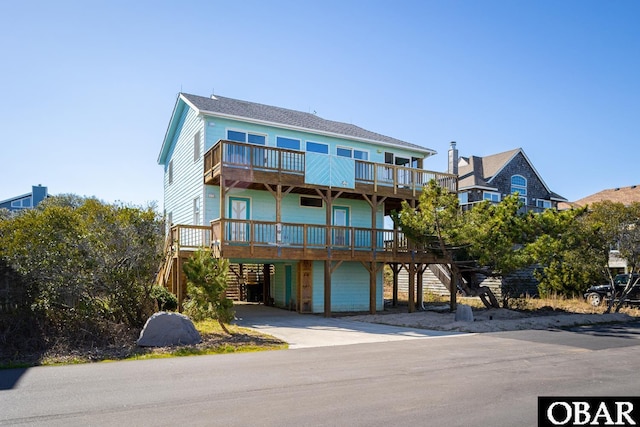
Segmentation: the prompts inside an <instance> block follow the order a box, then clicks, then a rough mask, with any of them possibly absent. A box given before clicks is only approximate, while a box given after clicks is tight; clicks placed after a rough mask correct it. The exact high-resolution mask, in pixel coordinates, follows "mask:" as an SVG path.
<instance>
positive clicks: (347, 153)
mask: <svg viewBox="0 0 640 427" xmlns="http://www.w3.org/2000/svg"><path fill="white" fill-rule="evenodd" d="M336 154H337V155H338V156H340V157H352V156H353V149H352V148H349V147H338V148H336Z"/></svg>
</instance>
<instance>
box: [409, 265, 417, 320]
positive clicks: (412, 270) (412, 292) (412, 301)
mask: <svg viewBox="0 0 640 427" xmlns="http://www.w3.org/2000/svg"><path fill="white" fill-rule="evenodd" d="M414 311H416V264H415V263H413V262H410V263H409V313H413V312H414Z"/></svg>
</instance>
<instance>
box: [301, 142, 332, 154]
mask: <svg viewBox="0 0 640 427" xmlns="http://www.w3.org/2000/svg"><path fill="white" fill-rule="evenodd" d="M309 143H311V144H316V145H322V146H324V147H326V148H327V152H326V153H320V152H319V151H309ZM304 149H305V151H306V152H307V153H315V154H329V144H325V143H324V142H317V141H305V143H304Z"/></svg>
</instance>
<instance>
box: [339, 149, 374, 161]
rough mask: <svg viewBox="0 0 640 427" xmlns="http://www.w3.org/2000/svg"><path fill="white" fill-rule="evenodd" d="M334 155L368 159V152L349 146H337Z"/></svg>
mask: <svg viewBox="0 0 640 427" xmlns="http://www.w3.org/2000/svg"><path fill="white" fill-rule="evenodd" d="M336 155H338V156H340V157H353V158H354V159H358V160H369V152H368V151H362V150H356V149H353V148H351V147H337V148H336Z"/></svg>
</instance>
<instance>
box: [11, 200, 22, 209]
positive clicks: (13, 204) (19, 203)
mask: <svg viewBox="0 0 640 427" xmlns="http://www.w3.org/2000/svg"><path fill="white" fill-rule="evenodd" d="M11 207H12V208H21V207H22V200H14V201H13V202H11Z"/></svg>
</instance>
